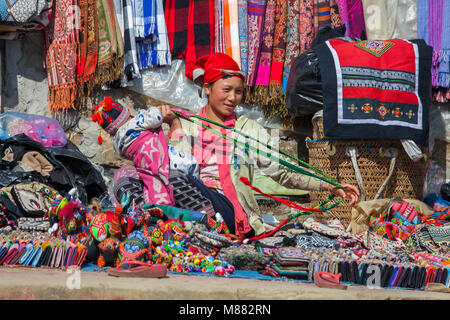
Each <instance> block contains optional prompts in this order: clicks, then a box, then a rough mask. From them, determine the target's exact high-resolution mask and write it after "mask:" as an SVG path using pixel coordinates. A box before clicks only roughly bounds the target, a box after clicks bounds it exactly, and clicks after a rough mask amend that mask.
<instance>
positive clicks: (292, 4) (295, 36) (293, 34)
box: [283, 0, 300, 94]
mask: <svg viewBox="0 0 450 320" xmlns="http://www.w3.org/2000/svg"><path fill="white" fill-rule="evenodd" d="M298 21H299V0H288V18H287V35H286V39H287V44H286V59H285V60H284V67H283V94H285V93H286V86H287V81H288V77H289V72H290V71H291V65H292V62H293V61H294V59H295V58H296V57H297V56H298V55H299V53H300V47H299V42H300V36H299V30H298Z"/></svg>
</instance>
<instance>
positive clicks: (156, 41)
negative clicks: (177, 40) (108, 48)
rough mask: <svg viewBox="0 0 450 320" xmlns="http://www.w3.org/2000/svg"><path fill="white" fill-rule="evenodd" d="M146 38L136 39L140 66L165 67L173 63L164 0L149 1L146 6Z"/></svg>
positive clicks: (143, 67)
mask: <svg viewBox="0 0 450 320" xmlns="http://www.w3.org/2000/svg"><path fill="white" fill-rule="evenodd" d="M144 11H145V13H144V16H145V19H144V21H145V22H146V23H145V25H144V30H145V38H144V39H136V45H137V49H138V55H139V63H140V64H139V66H140V68H141V69H145V68H148V67H152V66H165V65H169V64H170V63H171V56H170V51H169V44H168V40H167V29H166V23H165V20H164V8H163V3H162V0H149V1H146V2H145V4H144Z"/></svg>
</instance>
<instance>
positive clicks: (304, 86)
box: [286, 26, 358, 117]
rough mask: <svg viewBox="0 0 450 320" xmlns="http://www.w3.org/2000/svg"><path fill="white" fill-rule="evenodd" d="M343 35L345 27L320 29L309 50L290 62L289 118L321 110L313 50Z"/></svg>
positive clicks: (318, 67)
mask: <svg viewBox="0 0 450 320" xmlns="http://www.w3.org/2000/svg"><path fill="white" fill-rule="evenodd" d="M344 34H345V26H343V27H341V28H337V29H331V28H330V27H324V28H322V29H320V31H319V34H318V35H317V37H316V38H315V40H314V42H313V43H312V46H311V50H309V51H306V52H304V53H302V54H301V55H299V56H298V57H297V58H295V59H294V61H293V62H292V66H291V70H290V72H289V78H288V82H287V86H286V108H287V110H288V112H289V114H290V115H291V116H294V117H305V116H310V115H313V114H314V113H316V112H317V111H319V110H321V109H322V107H323V94H322V77H321V75H320V66H319V59H318V58H317V55H316V52H315V51H314V48H315V47H316V46H318V45H319V44H322V43H324V42H325V41H327V40H329V39H335V38H339V37H342V36H343V35H344ZM356 40H358V39H355V41H356Z"/></svg>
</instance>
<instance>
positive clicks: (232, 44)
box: [223, 0, 241, 68]
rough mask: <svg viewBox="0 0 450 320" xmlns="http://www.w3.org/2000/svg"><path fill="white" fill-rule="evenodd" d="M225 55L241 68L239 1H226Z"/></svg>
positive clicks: (224, 7) (224, 5)
mask: <svg viewBox="0 0 450 320" xmlns="http://www.w3.org/2000/svg"><path fill="white" fill-rule="evenodd" d="M223 9H224V11H223V12H224V32H225V54H227V55H228V56H230V57H232V58H233V60H234V61H236V63H237V64H238V66H239V68H240V67H241V49H240V46H239V14H238V1H237V0H224V3H223Z"/></svg>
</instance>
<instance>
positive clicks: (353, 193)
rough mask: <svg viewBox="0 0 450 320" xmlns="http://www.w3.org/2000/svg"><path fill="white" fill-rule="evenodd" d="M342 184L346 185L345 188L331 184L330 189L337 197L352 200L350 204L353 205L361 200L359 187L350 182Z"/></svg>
mask: <svg viewBox="0 0 450 320" xmlns="http://www.w3.org/2000/svg"><path fill="white" fill-rule="evenodd" d="M341 185H342V186H343V187H344V189H343V190H342V189H340V188H338V187H335V186H330V189H329V191H330V192H331V193H332V194H334V195H335V196H337V197H341V198H344V199H348V200H350V203H349V204H350V206H351V207H353V206H354V205H355V204H356V203H357V202H358V201H359V197H360V194H359V190H358V188H357V187H355V186H353V185H351V184H348V183H342V184H341Z"/></svg>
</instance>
